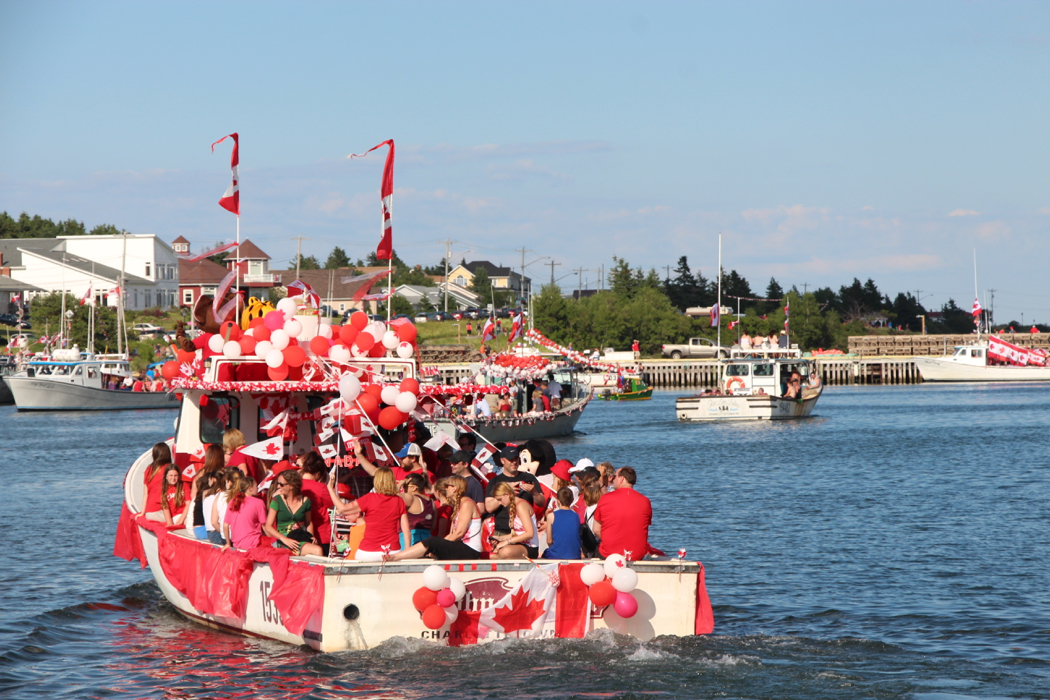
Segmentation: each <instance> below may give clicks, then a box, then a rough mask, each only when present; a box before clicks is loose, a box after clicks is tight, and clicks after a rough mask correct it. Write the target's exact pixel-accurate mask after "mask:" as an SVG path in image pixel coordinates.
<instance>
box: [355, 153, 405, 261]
mask: <svg viewBox="0 0 1050 700" xmlns="http://www.w3.org/2000/svg"><path fill="white" fill-rule="evenodd" d="M383 146H390V151H389V152H388V153H387V154H386V163H385V164H384V165H383V182H382V185H381V186H380V188H379V196H380V197H381V198H382V200H383V233H382V235H381V237H380V239H379V247H378V248H376V259H378V260H390V259H391V258H392V257H393V254H394V236H393V233H394V229H393V225H392V224H391V221H390V219H391V216H392V215H393V213H394V139H389V140H387V141H384V142H383V143H381V144H379V145H378V146H373V147H372V148H369V149H368V150H367V151H365V152H364V153H361V154H356V153H352V154H350V155H349V156H347V157H348V158H361V157H362V156H367V155H368V154H369V153H371V152H372V151H374V150H376V149H377V148H382V147H383Z"/></svg>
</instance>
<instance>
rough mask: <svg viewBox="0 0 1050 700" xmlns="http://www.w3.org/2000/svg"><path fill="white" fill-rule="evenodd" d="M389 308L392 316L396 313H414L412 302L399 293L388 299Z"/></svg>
mask: <svg viewBox="0 0 1050 700" xmlns="http://www.w3.org/2000/svg"><path fill="white" fill-rule="evenodd" d="M390 309H391V311H392V313H393V315H394V316H397V315H398V314H408V315H409V316H411V315H413V314H414V313H415V309H413V308H412V302H410V301H409V300H408V299H406V298H404V297H403V296H400V295H394V296H393V297H392V298H391V299H390Z"/></svg>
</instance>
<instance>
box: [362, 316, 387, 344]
mask: <svg viewBox="0 0 1050 700" xmlns="http://www.w3.org/2000/svg"><path fill="white" fill-rule="evenodd" d="M365 330H366V331H368V332H369V333H371V334H372V335H374V336H375V337H376V340H379V339H380V338H382V337H383V334H384V333H386V324H385V323H383V322H382V321H372V322H371V323H369V324H368V325H367V326H365Z"/></svg>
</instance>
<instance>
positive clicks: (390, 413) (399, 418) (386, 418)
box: [379, 406, 408, 430]
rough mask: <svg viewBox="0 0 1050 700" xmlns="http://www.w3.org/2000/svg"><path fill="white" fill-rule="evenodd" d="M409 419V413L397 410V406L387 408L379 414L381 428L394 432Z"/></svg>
mask: <svg viewBox="0 0 1050 700" xmlns="http://www.w3.org/2000/svg"><path fill="white" fill-rule="evenodd" d="M407 419H408V414H407V413H402V412H401V411H399V410H397V407H396V406H387V407H386V408H384V409H383V410H382V411H380V412H379V427H380V428H384V429H386V430H394V429H395V428H397V426H399V425H401V424H402V423H404V422H405V420H407Z"/></svg>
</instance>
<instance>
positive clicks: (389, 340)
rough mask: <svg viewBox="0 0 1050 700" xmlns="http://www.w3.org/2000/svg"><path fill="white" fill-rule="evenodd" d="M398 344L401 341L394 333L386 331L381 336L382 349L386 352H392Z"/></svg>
mask: <svg viewBox="0 0 1050 700" xmlns="http://www.w3.org/2000/svg"><path fill="white" fill-rule="evenodd" d="M400 342H401V339H400V338H398V337H397V333H395V332H394V331H387V332H386V333H384V334H383V347H384V348H386V349H387V350H393V349H394V348H396V347H397V344H398V343H400Z"/></svg>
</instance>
